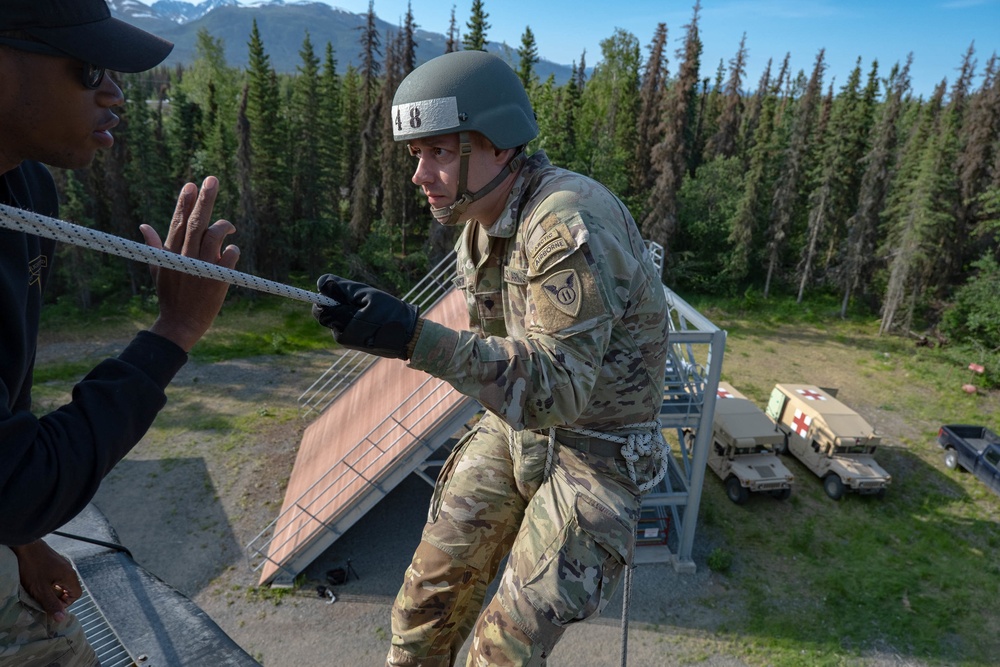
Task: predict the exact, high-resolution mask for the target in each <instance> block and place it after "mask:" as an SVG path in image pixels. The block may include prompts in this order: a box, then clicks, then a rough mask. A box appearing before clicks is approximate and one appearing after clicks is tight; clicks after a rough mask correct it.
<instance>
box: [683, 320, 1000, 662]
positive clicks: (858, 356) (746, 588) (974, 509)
mask: <svg viewBox="0 0 1000 667" xmlns="http://www.w3.org/2000/svg"><path fill="white" fill-rule="evenodd" d="M699 306H700V308H701V310H702V312H703V313H705V314H706V315H707V316H708V317H709V318H710V319H711V320H712V321H713V322H714V323H715V324H716V325H718V326H719V327H721V328H723V329H725V330H726V331H727V332H728V336H727V344H726V352H725V360H724V362H723V373H722V377H723V379H724V380H726V381H729V382H731V383H732V384H733V385H734V386H736V387H737V388H738V389H740V390H741V391H743V392H744V393H745V394H747V395H748V396H749V397H750V398H751V399H753V400H754V401H755V402H756V403H757V404H758V405H759V406H760V407H761V408H763V407H765V405H766V402H767V397H768V395H769V393H770V390H771V387H773V386H774V384H775V383H777V382H801V383H809V384H816V385H819V386H824V387H836V388H838V389H839V390H840V393H839V394H838V397H839V398H840V399H841V400H842V401H843V402H845V403H847V404H848V405H850V406H852V407H854V408H855V409H856V410H857V411H858V412H860V413H861V414H862V415H863V416H864V417H865V418H866V419H867V420H868V421H869V422H870V423H871V424H873V425H874V426H875V427H876V430H877V431H878V432H879V433H880V435H881V437H882V441H883V443H884V446H883V447H882V448H881V449H880V451H879V452H878V453H877V455H876V458H877V460H878V461H879V462H880V463H881V465H882V466H883V467H885V468H886V469H887V470H888V471H889V472H890V473H891V474H892V476H893V481H892V485H891V487H890V490H889V493H888V494H887V496H886V497H885V498H884V499H882V500H879V499H877V498H874V497H860V496H854V495H850V494H848V495H847V496H845V497H844V498H843V499H842V500H841V501H839V502H836V501H832V500H830V499H829V498H828V497H827V496H826V494H825V493H824V492H823V490H822V486H821V483H820V480H819V479H818V478H816V477H815V476H814V475H813V474H812V473H811V472H810V471H809V470H808V469H806V468H805V467H804V466H802V465H801V464H799V463H798V461H796V460H795V459H794V458H792V457H790V456H786V457H784V459H785V462H786V464H787V465H788V467H789V469H790V470H791V471H792V472H793V473H794V474H795V478H796V482H795V487H794V492H793V495H792V497H791V498H790V499H789V500H787V501H785V502H784V503H780V502H776V501H774V500H773V499H771V498H768V497H761V498H753V499H751V502H749V503H747V505H745V506H742V507H740V506H736V505H733V504H732V503H731V502H729V500H728V499H727V498H726V496H725V494H724V491H723V488H722V484H721V482H720V481H719V480H718V478H716V477H715V476H714V475H712V474H709V475H708V476H707V478H706V486H705V493H704V496H703V502H702V510H701V516H700V517H699V518H700V528H701V529H704V530H706V531H709V532H710V533H712V534H715V535H718V536H719V537H721V541H722V543H723V544H724V545H725V546H723V547H721V549H723V550H725V551H727V552H728V553H726V554H724V555H725V557H722V558H721V559H720V560H721V562H722V563H724V564H725V563H729V562H731V565H730V566H729V568H728V571H727V573H726V574H725V576H726V577H728V578H729V580H730V585H731V586H732V587H733V588H734V589H737V590H740V591H741V593H742V595H744V596H745V599H746V601H747V603H748V606H747V609H748V610H749V613H748V614H747V615H746V617H745V618H744V619H742V622H741V623H740V624H739V627H732V628H729V631H730V632H733V633H734V634H736V635H737V636H740V637H742V638H743V641H744V642H746V647H747V649H748V650H749V651H750V652H751V653H752V654H753V655H755V656H757V657H758V658H759V664H768V665H801V664H810V665H840V664H849V661H850V659H851V658H854V657H857V656H861V655H863V654H864V653H865V652H866V651H871V650H875V649H878V648H879V647H880V646H881V647H892V649H891V650H892V651H894V652H896V653H897V654H899V655H901V656H903V657H905V658H911V659H917V660H919V661H921V662H922V663H924V664H941V665H995V664H997V662H998V660H1000V658H998V656H1000V635H998V633H997V628H998V627H1000V557H998V551H1000V523H998V522H1000V498H998V497H997V496H996V495H995V494H993V493H991V492H989V491H987V490H986V489H985V487H984V486H983V485H982V484H981V483H980V482H979V481H977V480H976V479H975V478H974V477H973V476H972V475H969V474H962V473H960V472H955V471H949V470H947V469H946V468H945V467H944V465H943V463H942V456H941V454H942V452H941V449H940V447H939V446H938V445H937V444H936V441H935V437H936V434H937V429H938V427H939V426H940V425H941V424H942V423H977V424H983V425H987V426H990V427H991V428H993V429H994V430H996V429H997V428H998V426H1000V393H998V392H996V391H993V392H986V391H982V390H980V391H979V392H977V393H975V394H969V393H966V392H965V391H963V390H962V388H961V385H962V384H964V383H966V382H968V381H969V380H970V377H969V376H970V372H969V371H968V370H967V365H960V364H959V362H957V361H956V360H955V359H954V358H953V356H954V354H953V351H949V350H942V349H929V348H926V347H917V346H915V345H914V344H913V343H912V342H911V341H910V340H906V339H899V338H891V337H879V336H877V331H878V322H877V321H874V320H872V319H865V318H855V319H852V320H848V321H844V320H841V319H839V318H838V317H836V316H835V315H834V312H835V311H833V309H830V311H829V312H827V313H825V314H824V312H823V311H822V306H818V307H817V306H816V305H808V304H807V305H805V306H796V305H795V304H788V303H786V304H776V305H774V306H771V307H767V306H764V307H755V308H754V309H753V310H752V312H751V311H750V310H749V309H748V310H743V309H736V308H732V307H729V308H721V307H718V306H715V305H712V304H705V303H702V304H699ZM796 310H798V312H796ZM716 556H717V557H718V554H717V555H716ZM806 655H808V656H809V657H808V659H804V656H806ZM755 662H756V661H755ZM904 664H910V663H904Z"/></svg>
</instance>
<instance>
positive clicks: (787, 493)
mask: <svg viewBox="0 0 1000 667" xmlns="http://www.w3.org/2000/svg"><path fill="white" fill-rule="evenodd" d="M771 495H772V496H774V497H775V499H777V500H788V499H789V498H791V497H792V490H791V489H778V490H777V491H772V492H771Z"/></svg>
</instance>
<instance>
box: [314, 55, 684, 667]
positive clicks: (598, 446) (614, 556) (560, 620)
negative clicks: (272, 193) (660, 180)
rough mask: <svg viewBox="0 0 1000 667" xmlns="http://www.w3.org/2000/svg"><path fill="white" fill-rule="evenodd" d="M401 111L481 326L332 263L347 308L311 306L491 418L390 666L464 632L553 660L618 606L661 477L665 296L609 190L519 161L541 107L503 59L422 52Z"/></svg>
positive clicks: (407, 586) (479, 645) (434, 506)
mask: <svg viewBox="0 0 1000 667" xmlns="http://www.w3.org/2000/svg"><path fill="white" fill-rule="evenodd" d="M392 114H393V123H394V127H395V138H396V139H397V140H399V141H406V142H407V144H408V147H409V150H410V152H411V154H412V155H413V156H414V157H416V158H417V160H418V162H417V168H416V172H415V173H414V176H413V181H414V183H416V184H418V185H420V186H421V187H422V189H423V191H424V193H425V194H426V195H427V197H428V201H429V203H430V205H431V210H432V213H433V214H434V217H435V218H436V219H438V221H440V222H442V223H444V224H456V223H464V224H465V226H464V229H463V233H462V236H461V238H460V240H459V241H458V244H457V250H458V276H457V278H456V280H455V283H456V285H457V286H458V287H459V289H461V290H463V291H464V293H465V295H466V299H467V302H468V307H469V316H470V322H471V324H470V328H469V330H467V331H454V330H452V329H449V328H447V327H445V326H443V325H440V324H437V323H435V322H431V321H427V320H423V319H421V318H419V316H418V315H419V313H418V312H417V309H416V308H415V307H413V306H411V305H409V304H405V303H403V302H401V301H399V300H398V299H395V297H392V296H389V295H388V294H385V293H384V292H380V291H378V290H375V289H373V288H371V287H368V286H367V285H362V284H360V283H355V282H352V281H348V280H344V279H342V278H338V277H337V276H332V275H326V276H323V277H322V278H321V279H320V281H319V287H320V291H322V292H323V293H325V294H327V295H328V296H331V297H333V298H334V299H336V300H337V301H339V302H340V303H341V304H342V305H340V306H336V307H316V308H315V314H316V316H317V318H318V319H319V320H320V321H321V322H322V323H323V324H325V325H326V326H329V327H331V328H332V329H333V331H334V336H335V337H336V338H337V340H338V341H339V342H340V343H341V344H344V345H346V346H348V347H354V348H356V349H362V350H366V351H369V352H373V353H375V354H380V355H382V356H388V357H399V358H404V359H408V360H409V365H410V366H411V367H412V368H416V369H419V370H423V371H425V372H427V373H430V374H431V375H433V376H435V377H438V378H441V379H444V380H446V381H447V382H449V383H450V384H451V385H452V386H453V387H455V389H457V390H458V391H460V392H462V393H464V394H466V395H468V396H471V397H473V398H475V399H476V400H478V401H479V402H480V403H481V404H482V405H483V407H484V408H485V409H486V413H485V415H484V416H483V417H482V419H481V420H480V421H479V423H478V424H477V426H476V427H475V429H474V430H473V431H472V432H470V433H469V434H467V435H466V436H465V437H464V438H463V439H462V440H461V441H460V442H459V443H458V444H457V445H456V446H455V448H454V451H453V452H452V454H451V455H450V457H449V458H448V461H447V462H446V464H445V466H444V468H443V469H442V471H441V473H440V476H439V478H438V482H437V485H436V487H435V491H434V494H433V498H432V501H431V507H430V511H429V514H428V521H427V524H426V526H425V528H424V532H423V536H422V539H421V542H420V544H419V546H418V547H417V549H416V552H415V554H414V556H413V560H412V563H411V565H410V567H409V568H408V569H407V571H406V574H405V577H404V581H403V585H402V587H401V589H400V591H399V594H398V596H397V598H396V602H395V605H394V606H393V610H392V635H393V636H392V645H391V647H390V651H389V655H388V658H387V664H389V665H434V666H437V665H451V664H454V661H455V658H456V655H457V653H458V651H459V650H460V649H461V647H462V646H463V644H464V642H465V641H466V639H467V638H468V636H469V635H470V634H472V643H471V646H470V650H469V658H468V664H469V665H476V666H480V665H481V666H484V667H485V666H487V665H490V666H492V665H543V664H545V659H546V656H548V655H549V654H550V653H551V651H552V649H553V647H554V646H555V644H556V642H557V641H558V640H559V638H560V636H561V635H562V633H563V631H564V629H565V627H566V625H568V624H569V623H573V622H577V621H581V620H584V619H587V618H589V617H591V616H593V615H595V614H598V613H599V612H600V611H601V609H602V608H603V607H604V605H605V604H606V603H607V601H608V599H609V598H610V596H611V594H612V593H613V591H614V590H615V587H616V586H617V584H618V582H619V580H620V579H621V575H622V573H623V571H624V568H625V566H626V564H628V563H630V562H631V559H632V555H633V550H634V547H635V539H634V534H635V527H636V523H637V521H638V513H639V500H640V494H641V492H642V491H643V490H646V489H647V488H649V487H650V486H651V485H652V484H653V483H655V482H656V481H658V479H659V476H660V475H661V474H662V470H663V469H664V468H663V465H664V462H663V461H662V460H661V459H662V457H663V456H665V455H666V445H665V444H664V443H663V439H662V436H661V431H660V427H659V423H658V422H657V414H658V412H659V408H660V402H661V400H662V387H663V377H664V369H665V363H666V352H667V350H666V346H667V317H666V301H665V297H664V293H663V288H662V285H661V283H660V281H659V278H658V275H657V271H656V269H655V267H654V266H653V264H652V262H651V260H650V257H649V255H648V252H647V251H646V248H645V244H644V243H643V241H642V238H641V237H640V235H639V230H638V229H637V227H636V224H635V222H634V221H633V219H632V217H631V215H630V214H629V212H628V211H627V210H626V208H625V206H624V205H623V204H622V203H621V202H620V201H619V200H618V199H617V198H616V197H615V196H614V195H613V194H612V193H611V192H609V191H608V189H607V188H605V187H604V186H602V185H600V184H599V183H597V182H595V181H593V180H591V179H589V178H586V177H584V176H581V175H579V174H575V173H572V172H569V171H566V170H564V169H560V168H557V167H554V166H553V165H552V164H550V163H549V161H548V159H547V158H546V157H545V155H544V153H542V152H536V153H535V154H533V155H531V156H530V157H525V153H524V147H525V145H526V144H527V143H528V142H529V141H530V140H531V139H532V138H534V137H535V135H536V134H537V132H538V130H537V126H536V125H535V120H534V114H533V112H532V110H531V105H530V103H529V101H528V98H527V95H526V94H525V92H524V89H523V87H522V86H521V84H520V82H519V80H518V79H517V76H516V75H515V74H514V73H513V71H512V70H511V69H510V67H509V66H508V65H507V64H506V63H504V62H503V61H502V60H500V59H499V58H497V57H495V56H493V55H489V54H487V53H484V52H480V51H460V52H456V53H449V54H446V55H444V56H441V57H438V58H436V59H434V60H431V61H429V62H427V63H425V64H424V65H422V66H421V67H418V68H417V69H415V70H414V71H413V72H412V73H411V74H410V75H409V76H408V77H407V78H406V79H405V80H404V81H403V82H402V84H401V85H400V87H399V89H398V90H397V91H396V95H395V99H394V103H393V108H392ZM508 554H509V559H508V563H507V567H506V569H505V571H504V574H503V576H502V578H501V580H500V585H499V590H498V591H497V593H496V595H494V597H493V598H492V599H491V600H489V601H488V602H486V604H485V608H484V607H483V604H484V602H485V594H486V590H487V587H488V585H489V584H490V582H491V581H492V580H493V578H494V576H495V575H496V573H497V570H498V568H499V565H500V563H501V561H502V560H503V558H504V557H505V556H508ZM477 619H478V620H477Z"/></svg>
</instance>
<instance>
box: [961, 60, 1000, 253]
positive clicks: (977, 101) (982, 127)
mask: <svg viewBox="0 0 1000 667" xmlns="http://www.w3.org/2000/svg"><path fill="white" fill-rule="evenodd" d="M998 64H1000V63H998V59H997V55H996V54H995V53H994V54H993V55H992V56H991V57H990V59H989V60H988V61H987V62H986V70H985V72H984V74H983V83H982V85H981V87H980V89H979V91H978V92H977V93H975V94H973V95H972V96H971V99H970V101H969V108H968V114H967V120H966V122H965V123H964V124H963V126H962V131H961V146H962V148H961V152H960V153H959V156H958V161H957V164H956V167H957V171H958V179H959V186H960V189H961V190H960V194H961V207H962V217H963V219H964V221H965V225H966V226H967V228H968V230H969V234H970V236H971V237H973V239H974V240H976V241H978V238H979V234H978V233H977V231H976V230H977V228H978V227H979V226H980V225H981V224H982V222H983V221H984V220H985V219H986V218H987V214H986V213H985V212H984V210H983V204H984V203H985V202H984V200H983V197H982V194H983V193H984V192H986V191H987V190H988V189H989V186H990V175H991V174H990V172H991V170H992V168H993V164H994V162H995V160H996V159H997V157H998V149H1000V72H998V70H997V68H998ZM982 250H984V249H983V248H981V247H970V255H971V256H972V257H979V256H981V255H982Z"/></svg>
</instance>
